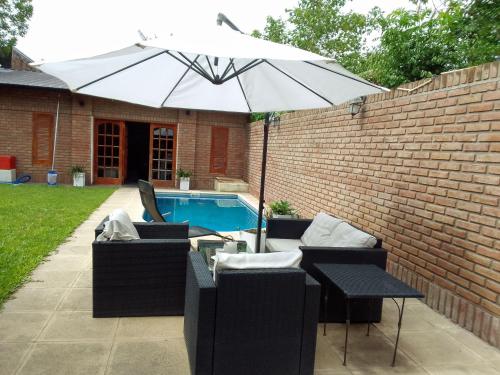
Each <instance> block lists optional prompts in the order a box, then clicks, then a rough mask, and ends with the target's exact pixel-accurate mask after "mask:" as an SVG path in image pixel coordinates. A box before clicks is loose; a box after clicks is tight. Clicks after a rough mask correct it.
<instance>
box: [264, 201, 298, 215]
mask: <svg viewBox="0 0 500 375" xmlns="http://www.w3.org/2000/svg"><path fill="white" fill-rule="evenodd" d="M269 209H270V211H271V212H270V216H271V217H273V218H281V219H283V218H289V219H291V218H293V217H295V216H296V210H295V209H294V208H293V207H292V205H291V204H290V202H288V201H285V200H280V201H274V202H271V203H270V204H269Z"/></svg>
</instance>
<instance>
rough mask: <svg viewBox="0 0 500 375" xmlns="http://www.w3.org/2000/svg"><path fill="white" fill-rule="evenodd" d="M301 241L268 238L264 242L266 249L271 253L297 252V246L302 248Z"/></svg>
mask: <svg viewBox="0 0 500 375" xmlns="http://www.w3.org/2000/svg"><path fill="white" fill-rule="evenodd" d="M303 245H304V244H303V243H302V241H301V240H293V239H288V238H268V239H267V240H266V249H267V250H269V251H270V252H271V253H276V252H279V251H297V250H300V249H299V246H303Z"/></svg>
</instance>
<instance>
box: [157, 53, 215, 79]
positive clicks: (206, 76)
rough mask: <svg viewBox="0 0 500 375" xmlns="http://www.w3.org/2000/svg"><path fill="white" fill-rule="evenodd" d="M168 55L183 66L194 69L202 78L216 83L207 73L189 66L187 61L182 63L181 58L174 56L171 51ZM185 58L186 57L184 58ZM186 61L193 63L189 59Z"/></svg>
mask: <svg viewBox="0 0 500 375" xmlns="http://www.w3.org/2000/svg"><path fill="white" fill-rule="evenodd" d="M167 54H168V55H169V56H171V57H173V58H174V59H176V60H177V61H179V62H180V63H181V64H182V65H184V66H186V67H188V68H190V69H192V70H193V71H194V72H196V73H198V74H199V75H200V76H202V77H203V78H205V79H207V80H209V81H210V82H212V83H214V80H213V79H212V77H210V76H209V75H208V74H207V73H206V72H203V71H199V70H198V69H197V68H195V67H191V65H190V64H187V63H186V62H185V61H182V60H181V59H180V58H178V57H177V56H175V55H174V54H172V53H171V52H170V51H167ZM183 57H184V56H183ZM184 58H185V59H186V60H188V61H189V62H190V63H191V62H192V61H191V60H189V59H188V58H186V57H184Z"/></svg>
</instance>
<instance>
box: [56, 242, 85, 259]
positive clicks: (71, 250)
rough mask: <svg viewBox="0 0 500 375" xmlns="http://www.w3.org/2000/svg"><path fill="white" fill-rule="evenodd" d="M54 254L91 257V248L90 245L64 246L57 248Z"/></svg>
mask: <svg viewBox="0 0 500 375" xmlns="http://www.w3.org/2000/svg"><path fill="white" fill-rule="evenodd" d="M56 253H57V254H59V255H84V256H91V255H92V246H91V245H90V244H80V243H78V244H73V243H72V244H65V245H61V246H59V247H58V248H57V250H56Z"/></svg>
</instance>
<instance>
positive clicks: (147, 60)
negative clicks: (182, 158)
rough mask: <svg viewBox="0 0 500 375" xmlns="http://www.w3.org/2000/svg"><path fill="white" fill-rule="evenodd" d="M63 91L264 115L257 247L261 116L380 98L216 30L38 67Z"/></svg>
mask: <svg viewBox="0 0 500 375" xmlns="http://www.w3.org/2000/svg"><path fill="white" fill-rule="evenodd" d="M38 67H39V69H41V70H42V71H44V72H45V73H48V74H52V75H54V76H56V77H57V78H59V79H61V80H62V81H64V82H65V83H66V84H67V85H68V87H69V88H70V89H71V91H73V92H75V93H80V94H86V95H92V96H98V97H104V98H108V99H115V100H120V101H125V102H130V103H134V104H141V105H146V106H150V107H157V108H162V107H170V108H183V109H196V110H212V111H227V112H243V113H252V112H267V114H266V120H265V121H264V141H263V151H262V168H261V182H260V196H259V217H258V221H257V228H258V231H257V240H256V247H255V248H256V249H257V251H258V249H260V238H261V227H262V213H263V208H264V186H265V176H266V158H267V141H268V134H269V113H270V112H276V111H290V110H301V109H311V108H324V107H330V106H332V105H336V104H340V103H343V102H345V101H347V100H350V99H353V98H355V97H359V96H365V95H370V94H375V93H380V92H382V91H383V90H385V89H383V88H381V87H379V86H377V85H374V84H372V83H370V82H368V81H366V80H364V79H362V78H360V77H358V76H356V75H355V74H352V73H351V72H349V71H348V70H346V69H344V68H343V67H342V66H340V65H339V64H337V63H335V61H333V60H332V59H329V58H326V57H322V56H320V55H317V54H314V53H311V52H307V51H304V50H301V49H297V48H294V47H290V46H285V45H282V44H277V43H273V42H269V41H265V40H261V39H257V38H253V37H251V36H248V35H245V34H243V33H239V32H236V31H233V30H229V29H224V28H222V27H217V28H216V29H214V30H210V31H208V30H207V31H206V32H204V33H203V34H200V35H197V36H196V37H195V38H185V37H182V36H178V35H170V36H169V37H166V38H161V39H155V40H150V41H144V42H141V43H138V44H135V45H133V46H130V47H128V48H124V49H121V50H118V51H114V52H110V53H107V54H104V55H99V56H95V57H91V58H86V59H77V60H70V61H64V62H55V63H45V64H41V65H38Z"/></svg>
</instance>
